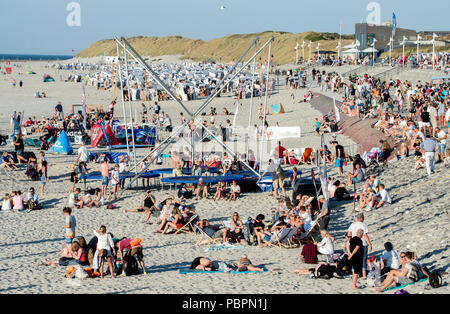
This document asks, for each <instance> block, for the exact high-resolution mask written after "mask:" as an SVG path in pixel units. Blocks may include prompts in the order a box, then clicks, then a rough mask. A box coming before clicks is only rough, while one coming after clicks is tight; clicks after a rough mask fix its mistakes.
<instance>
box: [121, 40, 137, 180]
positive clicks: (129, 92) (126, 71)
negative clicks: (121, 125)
mask: <svg viewBox="0 0 450 314" xmlns="http://www.w3.org/2000/svg"><path fill="white" fill-rule="evenodd" d="M124 54H125V56H124V57H125V60H124V61H125V73H126V76H127V85H128V106H129V109H130V121H131V141H132V145H133V160H134V173H135V174H137V164H136V146H135V139H134V123H133V112H132V111H131V80H130V75H129V73H128V59H127V50H126V49H125V48H124ZM125 130H126V132H127V133H128V125H127V126H126V127H125Z"/></svg>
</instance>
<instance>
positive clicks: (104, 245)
mask: <svg viewBox="0 0 450 314" xmlns="http://www.w3.org/2000/svg"><path fill="white" fill-rule="evenodd" d="M94 234H95V235H96V237H97V238H98V242H97V250H108V251H109V250H111V248H113V247H114V242H113V240H112V238H111V235H110V234H109V233H105V234H100V233H98V232H97V231H95V230H94Z"/></svg>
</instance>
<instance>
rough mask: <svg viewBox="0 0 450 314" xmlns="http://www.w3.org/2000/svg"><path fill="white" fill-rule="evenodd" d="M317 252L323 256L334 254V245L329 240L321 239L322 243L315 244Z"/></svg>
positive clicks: (327, 238) (326, 238)
mask: <svg viewBox="0 0 450 314" xmlns="http://www.w3.org/2000/svg"><path fill="white" fill-rule="evenodd" d="M317 250H318V251H319V253H321V254H325V255H331V254H333V253H334V245H333V241H332V240H331V238H329V237H325V238H323V239H322V241H320V242H319V243H317Z"/></svg>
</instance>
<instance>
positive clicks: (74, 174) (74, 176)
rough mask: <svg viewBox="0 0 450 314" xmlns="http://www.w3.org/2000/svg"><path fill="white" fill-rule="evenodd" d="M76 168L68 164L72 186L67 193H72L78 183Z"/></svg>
mask: <svg viewBox="0 0 450 314" xmlns="http://www.w3.org/2000/svg"><path fill="white" fill-rule="evenodd" d="M76 168H77V166H76V165H75V164H70V170H71V173H70V182H72V186H71V188H70V190H69V193H72V192H73V191H74V190H75V187H76V184H77V183H78V173H77V172H76Z"/></svg>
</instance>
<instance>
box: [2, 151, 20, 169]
mask: <svg viewBox="0 0 450 314" xmlns="http://www.w3.org/2000/svg"><path fill="white" fill-rule="evenodd" d="M2 164H3V165H4V166H5V167H6V168H7V169H9V170H12V169H13V168H14V169H15V170H17V167H16V163H15V162H14V159H13V158H12V156H11V155H10V154H8V152H6V151H5V152H3V155H2Z"/></svg>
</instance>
